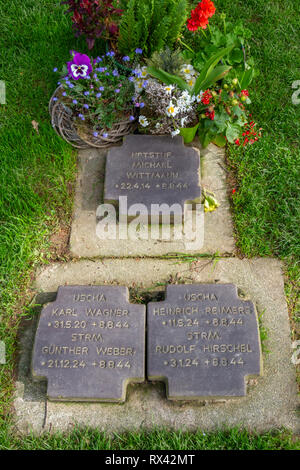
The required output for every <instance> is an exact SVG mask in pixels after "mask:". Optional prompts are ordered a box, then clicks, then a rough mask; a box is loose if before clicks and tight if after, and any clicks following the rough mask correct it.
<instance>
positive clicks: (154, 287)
mask: <svg viewBox="0 0 300 470" xmlns="http://www.w3.org/2000/svg"><path fill="white" fill-rule="evenodd" d="M283 279H284V278H283V274H282V265H281V263H280V261H278V260H276V259H270V258H259V259H258V258H256V259H250V260H249V259H243V260H241V259H238V258H223V259H219V261H218V262H217V263H216V262H210V260H209V259H208V258H200V259H199V260H198V261H194V262H192V263H187V262H185V263H178V262H176V261H174V260H157V259H103V260H80V261H75V262H74V261H73V262H68V263H54V264H50V265H47V266H44V267H42V268H41V269H39V270H38V273H37V279H36V283H35V289H36V292H37V295H38V296H37V303H38V304H45V302H49V301H53V300H54V299H55V296H56V292H57V289H58V287H59V286H61V285H69V284H80V285H82V284H85V285H103V284H109V285H116V284H123V285H126V286H128V287H131V288H134V292H137V294H138V295H142V294H143V293H145V292H146V294H147V296H148V294H149V293H151V294H155V293H157V291H158V294H159V297H157V299H158V298H162V297H161V295H162V290H163V287H162V286H164V285H165V284H166V283H168V282H170V281H172V282H176V280H179V282H184V283H187V284H194V283H196V284H199V283H213V284H219V283H222V284H223V283H224V284H228V283H230V284H231V283H232V284H235V285H236V286H237V287H238V289H239V295H241V294H240V293H241V292H244V294H245V295H247V297H248V298H250V299H251V300H252V302H253V303H254V304H255V306H256V309H257V312H258V315H259V316H261V318H262V324H263V326H264V328H266V330H267V340H266V341H265V342H264V347H265V348H266V350H268V351H270V353H269V354H264V353H263V362H264V373H263V376H260V377H256V378H255V379H252V378H251V379H249V381H248V383H247V395H246V396H245V397H241V398H235V399H234V400H226V401H224V400H223V402H220V401H219V400H204V401H203V402H201V403H199V402H198V401H197V400H195V401H190V400H189V401H187V402H181V401H179V402H178V401H171V400H166V392H165V386H164V384H163V383H162V382H158V383H155V382H151V383H143V384H129V386H128V389H127V397H126V401H125V403H123V404H116V403H82V402H81V403H74V402H73V403H65V402H54V401H49V400H46V406H45V394H44V398H43V402H39V401H37V400H38V398H37V394H38V395H39V394H40V390H38V391H37V393H34V390H36V389H37V387H40V385H41V384H40V383H32V381H31V383H30V384H29V383H28V382H29V381H30V380H31V374H29V373H28V370H30V359H31V351H32V346H31V344H32V343H31V342H30V337H31V336H30V335H26V336H23V335H22V344H24V347H22V350H21V352H20V363H19V367H18V376H17V378H16V393H15V400H14V409H15V417H16V426H17V429H18V430H19V431H20V432H24V433H25V432H27V430H30V429H32V430H33V431H34V432H35V433H37V434H39V433H40V432H42V431H43V430H44V431H49V430H51V431H52V432H54V431H67V430H72V429H74V426H75V425H77V426H84V427H85V426H89V427H91V428H94V429H98V430H101V431H106V432H109V433H114V432H123V431H133V430H140V429H149V430H151V429H157V428H167V429H173V430H175V429H176V430H181V431H182V430H191V431H195V430H199V429H201V430H202V431H205V432H206V431H211V430H220V429H222V428H223V427H226V428H227V427H237V426H238V427H241V426H244V427H246V428H247V429H249V430H253V431H254V430H256V431H260V432H262V431H266V430H271V429H278V428H281V427H285V428H287V429H290V430H293V431H294V432H298V431H299V416H298V414H297V407H299V397H298V395H297V393H298V391H297V384H296V373H295V366H294V365H293V363H292V362H291V356H292V353H293V350H292V348H291V331H290V325H289V317H288V310H287V304H286V299H285V294H284V282H283ZM136 289H137V291H136ZM50 295H51V297H50ZM148 298H149V296H148ZM152 298H154V297H153V296H152ZM26 325H27V328H31V325H30V324H29V325H28V322H26ZM34 332H35V331H34ZM28 345H30V347H29V348H28V347H27V346H28ZM25 346H26V347H25ZM39 403H41V407H40V408H41V412H40V414H39V416H40V419H37V414H36V413H37V410H36V405H37V404H39ZM203 405H205V406H203Z"/></svg>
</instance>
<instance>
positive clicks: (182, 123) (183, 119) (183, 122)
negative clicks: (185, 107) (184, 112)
mask: <svg viewBox="0 0 300 470" xmlns="http://www.w3.org/2000/svg"><path fill="white" fill-rule="evenodd" d="M187 120H188V117H187V116H185V117H183V118H181V121H180V125H181V127H184V126H185V123H186V121H187Z"/></svg>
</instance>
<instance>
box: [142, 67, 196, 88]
mask: <svg viewBox="0 0 300 470" xmlns="http://www.w3.org/2000/svg"><path fill="white" fill-rule="evenodd" d="M147 72H148V73H149V75H151V76H152V77H154V78H157V79H158V80H160V81H161V82H162V83H164V84H166V85H178V87H179V88H180V89H181V90H188V91H191V88H190V87H189V85H188V84H187V83H186V82H185V81H184V80H183V78H181V77H179V76H177V75H172V74H171V73H168V72H165V71H164V70H162V69H156V68H155V67H148V68H147Z"/></svg>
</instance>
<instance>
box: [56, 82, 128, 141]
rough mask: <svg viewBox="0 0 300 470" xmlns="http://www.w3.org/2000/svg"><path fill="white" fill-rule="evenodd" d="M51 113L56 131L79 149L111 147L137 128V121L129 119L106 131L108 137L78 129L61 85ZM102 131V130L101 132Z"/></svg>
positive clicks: (85, 129)
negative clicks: (63, 97)
mask: <svg viewBox="0 0 300 470" xmlns="http://www.w3.org/2000/svg"><path fill="white" fill-rule="evenodd" d="M53 98H57V100H54V99H53ZM49 113H50V116H51V124H52V127H53V129H54V130H55V132H56V133H57V134H58V135H59V136H60V137H62V138H63V139H64V140H66V141H67V142H68V143H69V144H71V145H72V146H73V147H76V148H79V149H85V148H89V147H96V148H105V147H110V146H111V145H114V144H116V143H118V142H120V140H122V138H123V137H124V136H125V135H128V134H132V133H133V132H134V131H135V129H136V128H137V122H136V121H133V122H132V121H129V120H128V119H127V120H124V121H119V122H116V123H115V124H113V125H112V127H111V128H110V129H109V130H108V131H105V132H106V133H107V134H108V135H107V137H103V136H102V135H99V136H98V137H95V136H94V135H93V131H92V130H89V129H87V128H84V130H83V129H76V127H75V125H74V114H73V111H72V110H71V109H70V108H69V107H68V106H67V105H66V104H64V103H63V102H62V101H61V86H59V87H58V88H57V89H56V90H55V92H54V93H53V95H52V97H51V99H50V102H49ZM103 132H104V131H103ZM101 133H102V131H100V132H99V134H101Z"/></svg>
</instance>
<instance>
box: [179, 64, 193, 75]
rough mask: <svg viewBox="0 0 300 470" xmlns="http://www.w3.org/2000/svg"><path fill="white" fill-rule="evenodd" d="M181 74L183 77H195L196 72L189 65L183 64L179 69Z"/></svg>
mask: <svg viewBox="0 0 300 470" xmlns="http://www.w3.org/2000/svg"><path fill="white" fill-rule="evenodd" d="M181 72H182V73H184V74H185V75H195V73H196V71H195V69H194V67H193V66H192V65H191V64H184V65H183V66H182V68H181Z"/></svg>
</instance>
